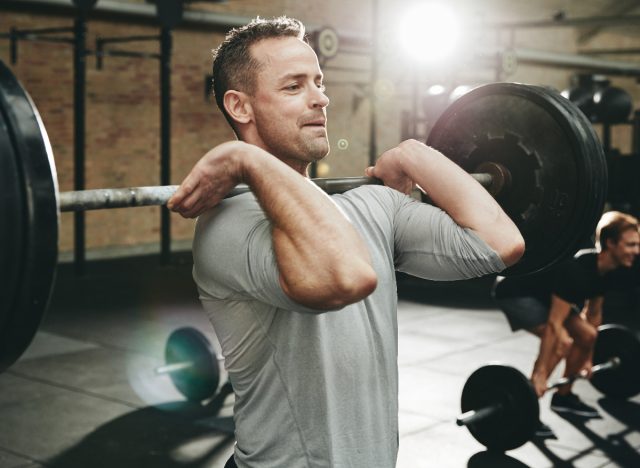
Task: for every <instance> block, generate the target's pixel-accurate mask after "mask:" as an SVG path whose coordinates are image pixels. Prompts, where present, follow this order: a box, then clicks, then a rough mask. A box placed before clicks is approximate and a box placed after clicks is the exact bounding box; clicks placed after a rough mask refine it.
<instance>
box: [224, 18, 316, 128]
mask: <svg viewBox="0 0 640 468" xmlns="http://www.w3.org/2000/svg"><path fill="white" fill-rule="evenodd" d="M277 37H295V38H298V39H300V40H302V41H304V40H305V27H304V25H303V24H302V22H301V21H299V20H297V19H294V18H288V17H286V16H280V17H277V18H272V19H264V18H260V17H258V18H255V19H253V20H251V22H250V23H249V24H247V25H245V26H242V27H239V28H234V29H232V30H231V31H229V33H227V35H226V37H225V38H224V41H222V44H220V45H219V46H218V47H217V48H216V49H214V50H213V79H212V82H213V94H214V96H215V98H216V104H218V107H219V108H220V110H221V111H222V113H223V114H224V116H225V118H226V119H227V122H229V125H231V128H233V129H234V131H235V126H234V122H233V120H232V119H231V116H230V115H229V114H228V113H227V111H226V109H225V108H224V102H223V100H224V94H225V93H226V92H227V91H228V90H230V89H236V90H238V91H242V92H245V93H248V94H252V93H253V92H254V91H255V86H256V74H257V72H258V71H259V70H260V68H261V67H262V64H261V63H260V62H259V61H258V60H256V59H255V57H253V56H252V55H251V50H250V49H251V46H252V45H254V44H256V43H258V42H260V41H262V40H264V39H270V38H277Z"/></svg>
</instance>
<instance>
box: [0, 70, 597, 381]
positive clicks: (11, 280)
mask: <svg viewBox="0 0 640 468" xmlns="http://www.w3.org/2000/svg"><path fill="white" fill-rule="evenodd" d="M427 144H429V145H430V146H432V147H434V148H436V149H438V150H440V151H441V152H442V153H444V154H445V155H447V156H448V157H450V158H451V159H452V160H453V161H455V162H456V163H458V164H459V165H460V166H462V167H463V168H464V169H465V170H466V171H467V172H469V173H476V174H475V175H474V177H475V178H476V179H477V180H478V181H479V182H480V183H481V184H483V185H484V186H485V187H487V189H488V190H489V191H490V192H491V193H492V194H493V196H494V197H495V198H496V200H497V201H498V202H499V203H500V205H501V206H502V207H503V209H504V210H505V212H506V213H507V214H508V215H509V216H510V217H511V218H512V219H513V220H514V222H515V224H516V225H517V226H518V228H519V229H520V231H521V232H522V234H523V237H524V239H525V242H526V251H525V253H524V256H523V258H522V259H521V260H520V261H519V262H518V263H517V264H516V265H513V266H511V267H510V268H508V269H507V270H506V271H505V272H504V274H506V275H522V274H527V273H533V272H536V271H540V270H543V269H546V268H548V267H550V266H552V265H554V264H555V263H556V262H558V261H560V260H562V259H563V258H566V257H568V256H571V255H573V253H574V252H575V251H576V250H578V249H579V248H580V247H581V246H582V244H583V243H584V242H585V241H586V240H587V239H588V238H589V236H591V234H592V233H593V230H594V228H595V225H596V223H597V221H598V219H599V217H600V214H601V213H602V209H603V206H604V199H605V195H606V188H607V173H606V160H605V157H604V153H603V150H602V146H601V145H600V143H599V141H598V138H597V136H596V134H595V132H594V130H593V128H592V127H591V125H590V123H589V121H588V120H587V119H586V117H584V115H583V114H582V113H581V112H580V111H579V110H578V109H577V108H576V107H575V106H574V105H573V104H572V103H571V102H570V101H568V100H567V99H565V98H563V97H561V96H560V95H559V94H557V93H556V92H553V91H550V90H547V89H545V88H541V87H536V86H527V85H522V84H514V83H494V84H489V85H486V86H483V87H480V88H477V89H475V90H473V91H471V92H469V93H468V94H466V95H464V96H462V97H461V98H459V99H458V100H457V101H455V102H454V103H453V104H452V105H451V106H450V107H449V108H448V109H447V110H446V111H445V112H444V113H443V114H442V116H441V117H440V118H439V119H438V121H437V122H436V123H435V125H434V128H433V130H432V131H431V133H430V135H429V138H428V140H427ZM0 178H1V179H0V184H1V185H0V246H3V248H2V249H0V271H2V272H7V273H8V274H7V275H6V278H4V279H3V281H2V282H1V286H0V288H1V289H0V372H2V371H3V370H5V369H7V368H8V367H9V366H10V365H11V364H13V363H14V362H15V361H16V360H17V359H18V357H19V356H20V355H21V354H22V353H23V352H24V350H25V349H26V348H27V346H28V345H29V343H30V342H31V340H32V339H33V336H34V335H35V333H36V331H37V328H38V326H39V324H40V322H41V320H42V317H43V315H44V312H45V310H46V306H47V303H48V300H49V296H50V293H51V289H52V285H53V280H54V275H55V268H56V263H57V248H58V245H57V244H58V220H59V213H60V211H75V210H89V209H103V208H118V207H134V206H145V205H162V204H164V203H166V201H167V200H168V199H169V198H170V196H171V194H172V193H173V192H174V191H175V189H176V187H175V186H165V187H137V188H126V189H105V190H86V191H79V192H77V191H76V192H63V193H59V192H58V182H57V177H56V168H55V164H54V159H53V154H52V150H51V145H50V143H49V138H48V136H47V132H46V129H45V127H44V125H43V123H42V121H41V119H40V115H39V113H38V111H37V109H36V107H35V105H34V103H33V102H32V100H31V98H30V97H29V95H28V93H27V92H26V90H25V89H24V88H23V87H22V86H21V84H20V83H19V82H18V80H17V79H16V78H15V76H14V75H13V74H12V73H11V71H10V70H9V68H8V67H6V66H5V65H4V64H3V63H2V62H1V61H0ZM314 182H315V183H316V184H318V185H319V186H320V187H321V188H323V189H324V190H326V191H327V192H328V193H339V192H344V191H347V190H350V189H352V188H355V187H358V186H360V185H363V184H370V183H379V181H376V180H373V179H369V178H364V177H363V178H344V179H315V180H314ZM247 190H248V188H247V187H246V186H239V187H237V188H236V189H235V190H233V191H232V192H231V193H230V194H229V196H233V195H237V194H239V193H243V192H245V191H247Z"/></svg>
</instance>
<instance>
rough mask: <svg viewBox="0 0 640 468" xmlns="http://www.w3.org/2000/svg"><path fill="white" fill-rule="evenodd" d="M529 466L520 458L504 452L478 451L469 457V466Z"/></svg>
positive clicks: (513, 467) (523, 467) (499, 467)
mask: <svg viewBox="0 0 640 468" xmlns="http://www.w3.org/2000/svg"><path fill="white" fill-rule="evenodd" d="M488 467H491V468H529V465H525V464H524V463H522V462H521V461H519V460H516V459H515V458H512V457H510V456H509V455H506V454H504V453H498V452H489V451H485V452H478V453H476V454H474V455H473V456H472V457H471V458H469V462H468V463H467V468H488Z"/></svg>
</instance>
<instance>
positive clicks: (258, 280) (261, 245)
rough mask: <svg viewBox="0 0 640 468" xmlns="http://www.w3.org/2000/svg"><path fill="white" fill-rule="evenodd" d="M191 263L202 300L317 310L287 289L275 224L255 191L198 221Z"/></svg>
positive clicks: (208, 213) (210, 212)
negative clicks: (274, 238)
mask: <svg viewBox="0 0 640 468" xmlns="http://www.w3.org/2000/svg"><path fill="white" fill-rule="evenodd" d="M193 264H194V266H193V277H194V280H195V282H196V284H197V286H198V290H199V292H200V296H201V299H212V298H214V299H224V300H237V301H243V300H244V301H248V300H258V301H260V302H263V303H266V304H270V305H272V306H274V307H278V308H281V309H287V310H295V311H298V312H309V313H317V312H318V311H317V310H314V309H310V308H307V307H304V306H302V305H300V304H298V303H296V302H294V301H293V300H291V299H290V298H289V296H287V295H286V294H285V292H284V291H283V289H282V286H281V285H280V279H279V278H280V275H279V271H278V266H277V263H276V256H275V252H274V249H273V241H272V235H271V223H270V221H269V219H268V218H267V217H266V215H265V214H264V212H263V211H262V209H261V208H260V205H259V204H258V202H257V201H256V199H255V197H254V196H253V194H251V193H247V194H244V195H240V196H238V197H234V198H232V199H228V200H224V201H223V202H222V203H221V204H220V205H218V206H217V207H216V208H215V209H214V210H211V211H209V212H207V213H205V214H203V215H201V216H200V217H199V218H198V221H197V223H196V229H195V235H194V240H193Z"/></svg>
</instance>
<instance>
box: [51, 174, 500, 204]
mask: <svg viewBox="0 0 640 468" xmlns="http://www.w3.org/2000/svg"><path fill="white" fill-rule="evenodd" d="M505 171H506V169H505ZM471 176H472V177H473V178H474V179H475V180H477V181H478V182H479V183H480V184H481V185H482V186H484V187H491V186H492V185H493V184H492V180H494V179H495V177H494V176H492V175H491V174H489V173H481V174H471ZM311 180H312V181H313V182H314V183H315V184H316V185H317V186H318V187H320V188H321V189H322V190H324V191H325V192H327V193H329V194H335V193H344V192H346V191H348V190H351V189H354V188H357V187H360V186H362V185H381V184H382V181H381V180H379V179H375V178H373V177H343V178H317V179H311ZM177 189H178V186H177V185H162V186H150V187H129V188H105V189H93V190H75V191H68V192H60V193H59V200H60V211H63V212H65V211H86V210H102V209H108V208H127V207H136V206H153V205H165V204H166V203H167V201H168V200H169V198H171V196H172V195H173V194H174V193H175V191H176V190H177ZM250 190H251V189H250V188H249V187H248V186H247V185H245V184H239V185H237V186H236V187H235V188H234V189H233V190H231V191H230V192H229V193H228V194H227V195H226V197H225V198H231V197H235V196H237V195H241V194H243V193H246V192H249V191H250Z"/></svg>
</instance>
